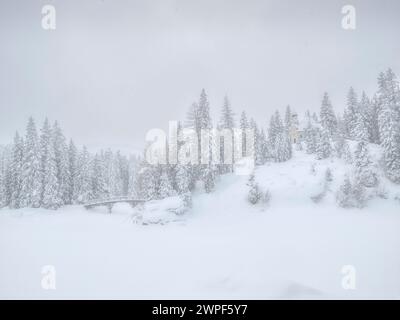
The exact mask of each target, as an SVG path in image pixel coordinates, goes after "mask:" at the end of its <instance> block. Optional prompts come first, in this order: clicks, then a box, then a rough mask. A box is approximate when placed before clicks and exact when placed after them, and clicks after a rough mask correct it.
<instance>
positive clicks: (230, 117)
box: [218, 96, 235, 174]
mask: <svg viewBox="0 0 400 320" xmlns="http://www.w3.org/2000/svg"><path fill="white" fill-rule="evenodd" d="M234 128H235V113H234V112H233V110H232V108H231V104H230V102H229V99H228V97H227V96H225V98H224V103H223V106H222V110H221V115H220V120H219V123H218V129H220V130H229V131H230V132H231V135H232V139H231V141H225V138H222V139H221V140H222V141H220V159H221V165H220V166H219V173H220V174H223V173H227V172H233V163H232V164H225V149H226V148H228V147H227V144H228V143H230V144H231V147H230V150H231V152H232V156H231V159H232V162H233V159H234V154H233V151H234V146H235V142H234V132H233V129H234ZM228 150H229V149H228Z"/></svg>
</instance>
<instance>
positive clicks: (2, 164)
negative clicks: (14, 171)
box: [0, 146, 8, 209]
mask: <svg viewBox="0 0 400 320" xmlns="http://www.w3.org/2000/svg"><path fill="white" fill-rule="evenodd" d="M7 166H8V164H7V161H6V152H5V150H4V148H3V147H2V146H0V209H1V208H3V207H5V206H6V205H7V192H6V176H7V169H8V168H7Z"/></svg>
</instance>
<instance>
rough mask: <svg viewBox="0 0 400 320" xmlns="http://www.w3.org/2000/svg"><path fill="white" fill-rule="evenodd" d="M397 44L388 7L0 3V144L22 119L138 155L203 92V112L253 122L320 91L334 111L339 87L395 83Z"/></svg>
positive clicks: (395, 12) (283, 1)
mask: <svg viewBox="0 0 400 320" xmlns="http://www.w3.org/2000/svg"><path fill="white" fill-rule="evenodd" d="M45 4H52V5H54V6H55V8H56V10H57V11H56V12H57V29H56V30H55V31H45V30H43V29H42V27H41V18H42V15H41V9H42V6H43V5H45ZM345 4H352V5H354V6H355V8H356V10H357V29H356V30H355V31H346V30H344V29H342V28H341V19H342V14H341V8H342V6H343V5H345ZM399 39H400V1H398V0H392V1H388V0H387V1H385V0H383V1H382V0H380V1H378V0H371V1H368V0H360V1H350V0H349V1H339V0H329V1H320V0H313V1H311V0H290V1H288V0H273V1H268V0H264V1H256V0H246V1H245V0H230V1H218V0H196V1H193V0H159V1H158V0H157V1H155V0H151V1H145V0H142V1H134V0H130V1H128V0H125V1H123V0H113V1H109V0H85V1H83V0H46V1H44V0H41V1H39V0H30V1H23V0H1V2H0V43H1V47H0V143H6V142H9V141H11V139H12V137H13V135H14V132H15V130H16V129H18V130H20V131H24V128H25V124H26V121H27V118H28V117H29V116H30V115H33V116H34V117H35V118H36V119H37V121H38V122H39V124H40V125H41V122H42V120H43V118H44V117H45V116H48V117H49V118H50V119H51V120H55V119H57V120H59V122H60V123H61V125H62V127H63V128H64V131H65V133H66V135H67V136H68V137H73V138H74V140H75V141H76V143H77V144H79V145H82V144H86V145H88V146H89V147H92V148H94V147H99V146H102V147H108V146H112V147H118V148H122V149H124V150H126V149H128V148H141V146H142V145H143V141H144V136H145V133H146V131H147V130H149V129H151V128H155V127H160V128H165V127H166V125H167V123H168V121H169V120H175V119H181V118H183V117H184V116H185V113H186V109H187V108H188V106H189V105H190V104H191V103H192V101H193V100H195V99H197V98H198V95H199V93H200V90H201V88H203V87H204V88H205V89H206V91H207V93H208V94H209V97H210V102H211V108H212V110H213V114H214V115H217V114H218V111H219V108H220V106H221V104H222V101H223V96H224V95H225V94H227V95H228V96H229V97H230V100H231V102H232V106H233V108H234V109H235V111H236V112H237V113H240V112H241V110H242V109H244V108H245V109H246V110H247V111H248V113H249V115H252V116H254V117H255V118H256V119H257V120H258V122H259V123H260V124H263V125H266V124H267V123H268V119H269V116H270V115H271V113H272V112H273V111H274V110H275V109H276V108H280V109H282V110H283V109H284V107H285V106H286V105H287V104H290V105H291V106H292V108H294V109H295V110H297V111H298V112H299V113H303V111H304V110H305V109H306V108H310V109H314V110H318V108H319V104H320V100H321V97H322V94H323V92H324V91H328V92H329V94H330V95H331V98H332V101H333V104H334V106H335V108H338V109H339V108H340V109H342V108H343V104H344V102H345V95H346V92H347V90H348V87H349V86H350V85H353V86H354V87H355V89H356V90H362V89H365V90H366V91H367V92H368V93H369V94H371V93H372V92H373V91H374V90H375V86H376V77H377V74H378V73H379V72H380V71H382V70H385V69H386V68H387V67H392V68H393V69H394V71H395V72H396V73H397V74H400V59H399V57H400V41H399Z"/></svg>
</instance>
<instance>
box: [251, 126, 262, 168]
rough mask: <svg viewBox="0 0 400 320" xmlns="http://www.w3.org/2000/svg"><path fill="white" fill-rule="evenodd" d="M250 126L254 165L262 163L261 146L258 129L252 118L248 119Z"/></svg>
mask: <svg viewBox="0 0 400 320" xmlns="http://www.w3.org/2000/svg"><path fill="white" fill-rule="evenodd" d="M250 128H251V129H252V130H253V132H254V163H255V165H261V164H262V147H261V141H260V130H259V129H258V125H257V123H256V121H255V120H254V119H253V118H252V119H250Z"/></svg>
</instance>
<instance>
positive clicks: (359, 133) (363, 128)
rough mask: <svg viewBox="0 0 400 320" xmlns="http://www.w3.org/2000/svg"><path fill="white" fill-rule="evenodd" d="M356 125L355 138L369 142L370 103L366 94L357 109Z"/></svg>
mask: <svg viewBox="0 0 400 320" xmlns="http://www.w3.org/2000/svg"><path fill="white" fill-rule="evenodd" d="M356 110H357V113H356V123H355V125H354V138H355V139H356V140H358V141H369V133H368V112H369V110H370V101H369V98H368V97H367V95H366V94H365V92H363V94H362V96H361V101H360V103H359V104H358V108H357V109H356Z"/></svg>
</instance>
